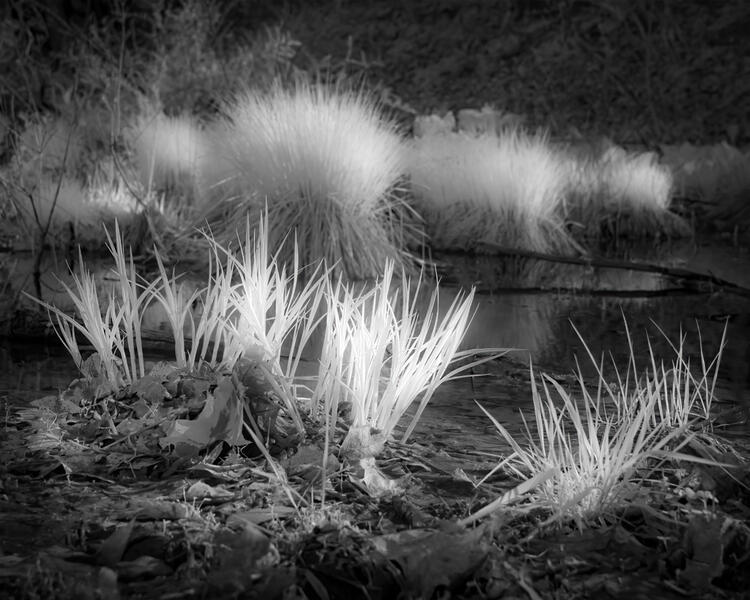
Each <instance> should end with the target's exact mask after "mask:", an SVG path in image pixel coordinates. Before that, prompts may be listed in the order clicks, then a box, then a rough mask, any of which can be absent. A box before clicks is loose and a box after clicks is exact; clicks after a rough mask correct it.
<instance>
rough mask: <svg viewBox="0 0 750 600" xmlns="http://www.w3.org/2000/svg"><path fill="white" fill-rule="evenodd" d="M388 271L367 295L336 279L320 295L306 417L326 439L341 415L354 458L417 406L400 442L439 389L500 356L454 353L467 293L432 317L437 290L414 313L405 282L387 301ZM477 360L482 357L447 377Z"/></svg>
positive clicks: (372, 451)
mask: <svg viewBox="0 0 750 600" xmlns="http://www.w3.org/2000/svg"><path fill="white" fill-rule="evenodd" d="M393 272H394V264H393V263H392V262H389V263H388V264H387V265H386V269H385V272H384V275H383V277H382V279H380V280H379V281H378V283H377V285H375V287H374V288H373V289H371V290H370V291H367V292H364V293H359V294H357V293H355V292H352V290H351V289H350V288H348V287H347V286H345V285H344V284H343V283H342V282H341V280H339V281H338V283H336V284H335V285H332V286H331V289H330V291H329V292H328V294H327V298H328V307H327V309H328V310H327V316H326V319H327V320H326V326H325V339H324V342H323V350H322V355H321V359H320V368H319V373H318V385H317V387H316V389H315V391H314V394H313V401H312V410H313V414H314V415H316V414H318V413H319V412H320V410H321V409H322V412H323V414H324V416H325V419H326V425H327V429H328V430H329V433H330V428H331V427H332V426H333V425H334V424H335V423H336V417H337V415H338V412H339V410H340V409H341V408H342V407H346V408H348V409H349V410H350V412H351V421H350V424H349V430H348V433H347V435H346V437H345V439H344V441H343V443H342V450H344V451H345V452H348V453H351V454H353V455H356V456H360V457H367V456H374V455H376V454H377V453H378V452H379V451H380V450H381V449H382V445H383V444H384V443H385V441H387V440H388V439H389V438H390V437H391V436H392V434H393V432H394V430H395V428H396V425H397V424H398V423H399V421H400V420H401V418H402V417H403V416H404V415H405V414H406V412H407V411H408V410H409V409H411V408H413V407H414V406H415V405H416V409H415V410H414V412H413V414H412V416H411V420H410V421H409V424H408V425H407V427H406V429H405V431H404V433H403V435H402V437H401V440H402V441H406V439H407V438H408V437H409V436H410V434H411V433H412V431H413V430H414V427H415V425H416V423H417V421H418V420H419V418H420V416H421V415H422V412H423V411H424V409H425V407H426V406H427V403H428V402H429V401H430V398H431V397H432V395H433V394H434V392H435V390H436V389H437V387H438V386H439V385H441V384H442V383H445V382H446V381H450V380H451V379H455V378H457V377H458V376H460V374H461V373H463V372H464V371H466V370H468V369H471V368H472V367H473V366H475V365H477V364H479V363H481V362H484V361H486V360H490V359H491V358H494V357H496V356H498V355H499V354H502V353H503V352H504V351H497V350H489V349H487V350H462V351H459V350H458V348H459V345H460V343H461V340H462V339H463V336H464V334H465V332H466V329H467V327H468V325H469V322H470V320H471V314H472V313H471V303H472V300H473V295H474V292H473V290H471V291H470V292H469V293H468V294H466V295H465V296H462V295H459V296H457V297H456V298H455V300H454V301H453V302H452V304H451V305H450V306H449V307H448V309H447V310H446V311H445V313H444V314H443V315H442V317H439V314H440V310H439V306H438V302H437V298H438V290H437V289H435V290H434V291H433V293H432V295H431V297H430V300H429V303H428V306H427V308H426V309H425V310H421V311H419V312H418V311H417V307H416V302H417V297H418V294H417V293H416V291H413V288H412V287H411V284H410V282H409V280H408V279H406V278H402V280H401V285H400V288H399V289H397V291H396V292H395V293H393V294H392V292H391V284H392V280H393ZM417 288H418V286H417ZM420 313H421V316H420ZM476 354H486V356H485V357H483V358H479V359H477V360H474V361H471V362H468V363H465V364H462V365H460V366H457V367H455V368H453V369H452V370H449V368H450V366H451V365H452V364H453V363H454V362H455V361H457V360H461V359H464V358H466V357H469V356H472V355H476Z"/></svg>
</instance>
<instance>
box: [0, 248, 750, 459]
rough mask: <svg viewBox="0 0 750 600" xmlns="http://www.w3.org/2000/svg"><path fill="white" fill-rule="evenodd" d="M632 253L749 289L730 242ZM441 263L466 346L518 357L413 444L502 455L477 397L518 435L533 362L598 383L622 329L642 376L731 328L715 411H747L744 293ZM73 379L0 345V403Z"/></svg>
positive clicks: (463, 389) (557, 267)
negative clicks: (468, 290)
mask: <svg viewBox="0 0 750 600" xmlns="http://www.w3.org/2000/svg"><path fill="white" fill-rule="evenodd" d="M632 256H633V257H634V259H637V260H641V261H648V262H658V264H661V265H666V266H672V267H679V268H685V269H691V270H694V271H696V272H699V273H706V274H713V275H714V276H716V277H719V278H721V279H723V280H726V281H728V282H731V283H733V284H735V285H739V286H743V287H745V288H750V268H748V267H750V255H749V254H748V253H747V251H740V250H738V249H736V248H733V247H731V246H729V245H725V244H721V243H714V244H712V245H710V246H702V247H698V246H683V247H681V248H677V249H670V251H669V252H666V253H665V252H664V251H663V250H662V251H661V252H660V257H659V259H658V260H657V259H656V258H654V257H653V256H651V257H649V255H648V254H647V253H644V252H643V251H633V253H632ZM440 258H441V260H442V261H444V262H446V263H447V264H446V265H445V268H444V269H443V272H444V275H445V276H444V280H445V281H448V282H449V283H450V284H453V285H450V286H443V287H441V292H440V306H441V307H447V306H449V305H450V302H451V301H452V299H453V298H454V297H455V294H456V293H457V291H458V290H459V287H457V286H458V285H463V286H469V285H476V286H477V295H476V297H475V307H476V314H475V316H474V319H473V321H472V325H471V328H470V331H469V334H468V336H467V338H466V339H465V341H464V347H466V348H483V347H502V348H515V349H517V350H515V351H513V352H512V353H511V357H512V358H513V360H514V361H515V362H514V363H507V364H508V365H510V366H508V367H507V368H505V367H503V366H499V367H493V368H492V373H491V374H489V375H486V376H483V377H474V378H471V379H466V380H462V381H458V382H455V383H451V384H448V385H446V386H443V388H441V389H440V390H439V391H438V393H437V395H436V397H435V398H434V400H433V402H432V403H431V406H430V407H429V408H428V410H427V411H426V412H425V414H424V416H423V419H422V422H421V424H420V426H419V428H418V430H417V437H421V438H425V439H426V438H430V439H432V443H437V444H438V445H439V443H440V439H445V438H446V437H449V438H450V439H451V444H452V445H454V447H455V446H456V445H458V446H461V447H464V448H466V447H475V448H481V450H482V451H483V452H484V451H487V452H495V451H499V449H500V446H499V445H498V444H499V443H498V442H497V440H496V435H495V434H494V431H493V428H492V425H491V423H490V422H489V420H488V419H487V418H486V416H485V415H483V414H482V412H481V411H480V409H479V408H478V407H477V406H476V403H475V402H474V400H478V401H481V402H482V403H483V405H485V406H486V407H487V408H488V410H490V412H492V414H493V415H495V416H496V417H497V418H498V419H499V420H500V421H501V422H503V423H506V424H507V425H509V428H510V429H511V430H516V431H517V430H518V429H519V428H520V426H521V421H520V418H519V411H520V410H525V411H528V410H529V409H530V406H531V393H530V389H529V381H528V369H527V365H528V362H529V360H531V361H532V362H533V364H534V366H535V369H536V370H537V371H547V372H552V373H555V374H570V373H572V372H573V370H574V369H575V368H576V364H577V363H576V358H577V359H578V364H580V366H581V368H582V371H583V372H584V374H585V375H587V376H593V375H594V374H595V369H594V368H593V366H592V363H591V361H590V360H589V359H588V355H587V350H586V347H587V348H588V349H589V350H590V351H591V353H592V355H593V356H594V358H595V359H596V360H598V359H599V358H600V357H601V356H602V353H605V356H606V357H607V360H608V361H610V362H609V364H610V365H611V364H612V363H614V364H615V365H616V366H617V368H618V369H619V370H620V371H621V372H624V371H625V370H626V369H627V366H628V358H629V356H630V343H629V341H628V335H627V330H629V332H630V339H631V340H632V344H633V349H634V353H635V356H636V358H637V366H638V369H639V370H641V369H643V368H644V367H645V366H647V364H648V361H649V360H650V358H649V344H650V345H651V346H650V347H651V349H652V351H653V353H654V356H655V358H656V360H657V362H658V361H661V360H664V361H666V362H667V363H669V362H670V361H671V360H672V359H673V358H674V351H673V350H672V348H671V347H670V342H671V343H672V344H675V345H677V344H679V341H680V335H681V332H682V333H683V334H684V335H685V338H684V339H685V342H684V354H685V356H686V357H690V359H691V364H693V365H696V364H699V363H698V362H697V361H700V356H701V354H700V350H701V347H702V348H703V354H704V356H705V358H706V360H708V361H710V360H711V359H713V357H714V356H715V355H716V353H717V352H718V350H719V348H720V346H721V342H722V336H723V335H724V330H725V326H726V328H727V329H726V339H725V343H726V347H725V349H724V356H723V361H722V363H723V367H722V369H721V371H720V381H719V384H718V386H717V398H718V400H719V401H720V403H724V402H727V403H729V402H734V401H737V400H744V401H746V402H750V377H749V376H748V373H749V372H750V364H749V362H750V296H748V295H745V294H743V293H736V292H735V291H732V290H727V289H721V288H719V287H716V286H713V287H708V286H706V285H702V286H701V289H699V290H697V291H696V285H695V283H694V282H690V281H687V282H685V281H681V280H679V279H675V278H671V277H668V276H664V275H660V274H654V273H650V272H645V271H632V270H625V269H613V268H604V269H595V268H592V267H589V266H578V265H567V264H555V263H547V262H543V261H534V260H529V259H522V260H519V259H514V260H511V261H508V260H502V259H500V258H498V257H490V256H459V255H451V256H444V257H440ZM107 279H108V278H106V277H105V278H102V286H105V287H106V285H107V281H106V280H107ZM53 280H54V278H52V277H50V276H49V275H48V276H47V277H46V278H45V281H46V282H52V281H53ZM46 285H47V288H46V289H47V290H53V289H54V291H56V292H58V291H59V290H60V286H59V285H57V284H56V283H55V284H54V285H53V284H52V283H48V284H46ZM57 297H58V298H59V296H57ZM163 320H164V319H163V315H160V314H158V312H157V313H155V314H152V315H150V316H149V319H148V328H149V329H156V330H159V329H165V328H166V327H165V324H164V323H163ZM626 323H627V330H626ZM573 326H575V329H574V328H573ZM576 330H577V331H578V332H579V333H580V338H579V336H578V334H577V333H576ZM662 332H663V333H662ZM582 340H584V341H585V344H586V346H585V347H584V343H583V341H582ZM158 358H159V359H163V358H164V356H159V357H158ZM311 358H312V357H311ZM307 370H314V365H312V364H311V365H308V369H307ZM608 373H609V374H613V373H614V371H613V370H611V369H609V370H608ZM74 377H76V372H75V368H74V366H73V364H72V361H71V360H70V359H69V357H68V356H67V355H66V354H65V353H64V352H63V351H61V349H60V348H58V347H57V346H55V345H54V344H52V343H51V344H49V345H48V346H46V347H40V346H21V345H18V344H13V343H12V341H9V340H5V341H4V342H2V344H0V397H4V398H5V399H6V401H7V402H8V404H11V405H13V404H16V403H18V402H23V401H24V399H26V400H28V399H32V398H34V397H39V396H43V395H47V394H51V393H52V394H54V393H55V392H57V391H58V390H62V389H64V388H65V387H66V386H67V384H68V383H69V382H70V381H71V380H72V379H73V378H74ZM448 419H449V421H448ZM448 422H449V423H450V426H448V425H447V424H446V423H448ZM440 432H442V435H440ZM446 434H450V435H449V436H446ZM425 436H426V437H425Z"/></svg>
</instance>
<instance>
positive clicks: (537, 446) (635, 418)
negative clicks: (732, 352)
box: [481, 332, 721, 527]
mask: <svg viewBox="0 0 750 600" xmlns="http://www.w3.org/2000/svg"><path fill="white" fill-rule="evenodd" d="M628 343H629V347H630V352H631V361H630V364H629V365H628V369H627V370H626V372H625V373H624V374H623V373H621V372H619V371H618V370H617V369H616V368H615V379H616V383H609V382H608V381H607V379H606V377H605V374H604V371H603V368H602V364H601V363H597V362H596V361H595V359H594V358H593V355H592V354H591V352H590V350H589V349H588V347H586V352H587V353H588V355H589V358H590V359H591V361H592V363H593V366H594V367H595V369H596V373H597V381H596V384H595V385H594V386H593V387H590V386H588V385H587V384H586V382H585V381H584V376H583V374H582V372H581V370H580V367H579V369H578V372H577V375H576V379H577V383H578V392H579V393H578V394H577V397H576V396H574V394H573V393H572V392H571V391H569V390H566V389H564V388H563V386H562V385H561V384H560V383H558V382H557V381H555V380H554V379H553V378H552V377H550V376H548V375H542V377H541V379H540V380H539V381H537V378H536V376H535V373H534V370H533V368H531V369H530V371H531V381H532V399H533V406H534V426H533V427H532V426H531V425H530V424H529V423H528V422H527V421H526V419H525V418H524V424H525V435H526V444H525V445H521V444H520V443H519V442H518V441H517V440H516V439H515V437H514V436H513V435H511V434H510V432H509V431H508V430H507V429H506V428H505V427H504V426H503V425H502V424H500V423H499V422H498V421H497V419H495V418H494V417H493V416H492V415H491V414H490V413H489V412H487V410H486V409H484V408H483V407H481V408H482V410H483V411H484V412H485V414H487V416H488V417H489V418H490V419H491V420H492V422H493V424H494V425H495V427H496V429H497V431H498V432H499V433H500V435H501V436H502V437H503V439H504V440H505V441H506V442H507V443H508V444H510V446H511V448H512V450H513V452H512V454H511V455H510V456H509V457H508V458H506V459H505V460H504V461H502V462H501V463H500V464H499V465H498V466H497V467H496V468H503V467H504V468H506V469H508V470H510V471H511V472H512V473H514V474H515V475H517V476H520V477H522V478H524V479H525V478H527V477H528V478H531V479H537V478H543V476H546V474H548V473H550V472H551V473H553V475H552V476H551V477H546V478H545V480H544V481H543V482H542V483H541V485H539V487H538V488H537V490H536V492H535V493H534V494H532V495H531V497H530V498H531V505H532V506H537V507H541V508H543V509H545V510H547V511H549V512H550V513H551V514H552V516H551V517H550V519H551V520H558V521H561V520H569V519H572V520H574V521H575V522H577V523H578V525H579V527H582V526H583V524H586V523H591V522H592V521H594V520H596V519H598V518H600V517H603V516H607V515H611V514H612V513H613V512H614V511H615V510H617V509H620V508H623V507H624V506H625V505H627V504H629V503H632V502H637V501H639V500H643V499H644V498H645V496H646V494H647V493H648V492H647V491H646V490H644V488H643V487H642V484H643V483H644V482H645V481H647V480H648V478H649V476H650V475H651V474H652V473H653V471H654V469H655V468H656V465H657V464H661V463H663V460H664V459H670V458H672V459H683V460H684V459H687V460H690V461H694V462H701V461H702V459H700V458H698V457H692V456H687V455H685V454H681V453H680V452H679V450H680V449H681V448H683V447H684V446H685V445H687V444H688V443H690V442H691V440H692V439H693V437H694V435H695V434H694V433H693V432H692V431H691V429H692V428H693V426H694V424H695V423H696V422H697V421H698V420H703V419H706V418H707V411H708V410H710V402H711V398H712V394H713V383H709V381H711V380H713V381H714V382H715V377H716V370H717V369H718V363H719V361H720V355H721V353H720V352H719V355H717V357H716V358H715V359H714V360H713V361H711V362H710V363H708V364H706V361H705V360H704V359H703V355H701V359H702V360H701V368H702V374H701V375H700V376H699V377H698V378H697V379H696V378H695V376H694V375H693V374H692V373H691V370H690V364H689V361H687V360H686V359H685V358H684V355H683V353H682V348H683V346H682V343H681V344H680V346H679V347H678V348H677V359H676V361H674V362H673V364H672V368H671V369H666V368H665V367H664V366H663V365H656V361H655V360H654V358H653V352H651V351H650V356H651V360H652V366H651V370H649V369H647V370H646V371H645V372H644V373H643V374H642V375H640V376H639V374H638V371H637V369H636V365H635V357H634V353H633V346H632V342H631V340H630V333H629V332H628ZM584 345H585V344H584ZM649 347H650V346H649ZM712 371H713V375H712ZM696 390H702V391H703V392H705V395H704V394H703V393H701V392H696ZM712 464H714V463H712Z"/></svg>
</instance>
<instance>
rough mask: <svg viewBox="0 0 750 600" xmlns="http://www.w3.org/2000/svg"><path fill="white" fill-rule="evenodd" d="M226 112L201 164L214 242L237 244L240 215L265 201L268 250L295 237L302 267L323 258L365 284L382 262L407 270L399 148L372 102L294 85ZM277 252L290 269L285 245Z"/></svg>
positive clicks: (406, 212)
mask: <svg viewBox="0 0 750 600" xmlns="http://www.w3.org/2000/svg"><path fill="white" fill-rule="evenodd" d="M227 112H228V119H227V120H226V121H225V122H223V123H221V124H219V125H217V126H215V128H214V129H213V132H212V136H211V140H212V144H213V148H212V152H211V155H210V156H208V157H206V158H207V160H206V165H205V172H206V183H207V185H208V186H209V189H208V191H209V195H210V197H211V200H209V204H210V208H209V221H210V222H211V224H212V228H213V230H214V233H215V234H216V236H217V239H220V240H224V239H226V237H227V234H229V236H231V237H233V236H234V235H235V233H234V227H235V226H236V224H237V222H238V220H237V217H238V216H239V215H243V213H247V212H248V211H249V212H251V214H253V215H257V214H258V213H259V212H260V210H262V209H263V208H264V205H266V203H267V210H268V222H269V231H268V234H269V240H270V244H271V245H272V246H273V247H280V246H281V242H282V241H283V240H285V239H290V240H291V239H293V238H292V237H291V236H290V235H289V234H290V232H291V233H293V235H294V236H296V239H297V243H298V244H299V259H300V262H301V263H302V264H303V265H311V264H316V263H317V261H318V260H325V261H327V263H328V264H329V265H336V268H337V269H339V270H340V271H342V272H344V273H345V274H346V275H347V276H349V277H355V278H366V277H371V276H376V275H378V274H380V273H381V272H382V269H383V265H384V264H385V261H386V260H392V261H394V262H396V264H399V265H401V264H404V263H405V262H408V260H409V258H408V253H407V246H408V245H409V244H410V243H412V242H413V241H414V240H416V239H417V238H418V236H419V232H418V231H417V230H416V229H415V228H414V225H413V223H414V220H415V217H414V215H413V214H412V212H411V210H410V209H409V207H408V206H407V205H406V204H405V202H404V201H403V199H402V198H401V197H400V196H399V195H398V194H397V193H396V190H397V188H398V186H399V184H400V182H401V180H402V178H403V176H404V147H403V143H402V140H401V137H400V136H399V135H398V133H397V131H396V128H395V125H393V123H391V122H389V121H388V120H386V119H385V118H384V117H383V115H382V114H380V112H379V110H378V106H377V104H376V102H375V101H374V100H373V99H371V98H370V97H369V96H367V95H365V94H364V93H356V92H351V91H341V90H335V89H334V90H331V89H329V88H326V87H324V86H322V85H306V84H298V85H297V86H296V87H295V88H293V89H292V90H286V89H283V88H281V87H280V86H276V87H274V88H273V89H272V90H271V91H270V92H267V93H260V92H248V93H246V94H244V95H242V96H240V97H239V98H238V100H237V101H236V102H235V103H234V104H233V105H231V106H230V107H228V109H227ZM217 198H218V199H219V200H220V202H219V203H218V204H217V202H216V199H217ZM227 201H228V202H227ZM227 214H229V215H233V216H232V217H231V219H230V220H228V221H224V220H223V219H224V218H225V217H226V216H227ZM242 221H244V215H243V216H242ZM242 221H240V222H242ZM227 224H228V225H230V227H229V229H227ZM283 252H284V254H283V255H280V258H281V259H282V261H283V262H290V261H291V259H292V254H293V250H292V249H291V245H290V244H287V245H286V248H285V250H284V251H283Z"/></svg>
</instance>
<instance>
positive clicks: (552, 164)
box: [409, 129, 572, 252]
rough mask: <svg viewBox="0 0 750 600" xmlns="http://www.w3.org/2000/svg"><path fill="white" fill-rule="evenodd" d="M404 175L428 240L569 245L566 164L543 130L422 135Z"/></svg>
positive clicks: (449, 244) (452, 244)
mask: <svg viewBox="0 0 750 600" xmlns="http://www.w3.org/2000/svg"><path fill="white" fill-rule="evenodd" d="M409 175H410V181H411V187H412V192H413V194H414V196H415V198H416V207H417V210H418V211H419V212H420V214H421V215H422V217H423V218H424V220H425V223H426V230H427V233H428V235H429V237H430V240H431V243H432V244H433V246H435V247H438V248H444V249H468V248H471V249H473V248H476V247H477V246H478V245H480V244H481V242H488V243H490V244H493V245H499V246H502V247H506V248H517V249H521V250H531V251H538V252H549V251H566V250H569V249H570V248H571V247H572V241H571V239H570V238H569V236H568V234H567V232H566V231H565V227H564V200H565V197H564V194H565V190H566V181H567V174H566V171H565V164H564V162H563V160H562V158H561V157H560V156H559V155H558V154H557V153H556V152H555V150H554V149H553V148H552V147H551V146H550V145H549V143H548V141H547V138H546V136H545V135H542V134H536V135H531V134H528V133H525V132H524V131H522V130H520V129H511V130H506V131H503V132H502V133H501V134H500V135H497V136H496V135H493V134H489V135H481V136H478V137H471V136H468V135H464V134H451V133H445V134H436V135H427V136H424V137H421V138H418V139H415V140H414V141H413V143H412V147H411V153H410V156H409Z"/></svg>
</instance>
